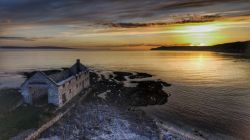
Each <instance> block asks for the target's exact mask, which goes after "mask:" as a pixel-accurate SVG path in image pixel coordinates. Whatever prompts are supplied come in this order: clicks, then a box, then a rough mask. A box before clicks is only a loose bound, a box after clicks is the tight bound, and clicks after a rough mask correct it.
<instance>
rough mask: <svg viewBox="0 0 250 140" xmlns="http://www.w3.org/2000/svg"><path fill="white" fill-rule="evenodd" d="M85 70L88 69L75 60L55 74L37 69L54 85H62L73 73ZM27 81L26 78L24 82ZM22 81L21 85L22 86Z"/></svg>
mask: <svg viewBox="0 0 250 140" xmlns="http://www.w3.org/2000/svg"><path fill="white" fill-rule="evenodd" d="M85 71H88V69H87V67H85V66H84V65H83V64H81V63H80V61H77V62H76V63H75V64H74V65H72V66H71V67H70V68H69V69H65V70H63V71H61V72H58V73H55V74H50V75H46V74H45V73H44V72H41V71H38V73H41V74H42V75H43V76H45V77H46V78H47V79H48V80H50V81H51V82H52V83H53V84H55V85H62V84H63V83H65V82H67V81H68V80H67V79H71V78H72V77H73V76H74V75H76V74H78V73H79V72H85ZM27 81H28V80H26V81H25V82H24V83H26V82H27ZM24 83H23V84H22V85H21V86H23V85H24Z"/></svg>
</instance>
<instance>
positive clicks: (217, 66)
mask: <svg viewBox="0 0 250 140" xmlns="http://www.w3.org/2000/svg"><path fill="white" fill-rule="evenodd" d="M77 58H79V59H81V61H82V63H83V64H86V65H87V66H89V67H94V68H97V69H104V70H121V71H138V72H146V73H150V74H153V75H155V76H156V77H158V78H160V79H162V80H164V81H166V82H168V83H171V84H172V86H171V87H169V88H167V89H166V90H167V92H170V93H171V94H172V96H171V97H170V98H169V101H168V103H167V104H165V105H162V106H150V107H146V108H144V109H145V110H146V111H147V113H148V114H149V115H152V116H154V117H155V118H158V119H159V120H161V121H163V122H164V123H166V124H168V126H171V127H173V128H174V129H177V130H178V131H182V130H183V132H184V133H187V134H188V133H189V132H188V130H189V131H195V130H198V131H200V133H202V134H203V135H204V137H207V138H209V139H214V138H215V137H217V138H224V139H229V138H232V137H235V138H236V139H250V60H249V59H243V58H240V57H238V56H230V55H226V54H219V53H212V52H166V51H133V52H132V51H123V52H120V51H27V50H26V51H1V52H0V87H5V86H19V84H20V83H21V82H23V80H24V78H22V77H21V76H20V75H18V74H17V73H18V72H22V71H30V70H34V69H51V68H61V67H67V66H70V65H71V64H72V63H74V62H75V59H77ZM180 128H181V129H180ZM171 129H172V128H171ZM230 136H232V137H230Z"/></svg>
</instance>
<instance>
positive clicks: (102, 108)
mask: <svg viewBox="0 0 250 140" xmlns="http://www.w3.org/2000/svg"><path fill="white" fill-rule="evenodd" d="M57 71H58V70H48V71H46V72H47V73H48V74H49V73H51V72H52V73H53V72H57ZM32 73H34V72H24V73H21V74H23V75H24V76H25V77H29V76H30V75H32ZM91 84H92V85H93V86H92V92H91V94H90V96H89V97H88V99H86V100H84V101H82V102H81V103H79V104H77V105H76V107H74V108H73V109H71V111H70V112H69V113H68V114H66V116H65V117H63V118H62V119H61V120H59V122H58V123H56V124H55V125H53V126H52V127H51V128H49V129H48V130H46V131H45V132H44V133H43V134H42V135H41V138H53V137H59V136H60V135H62V133H63V132H64V131H65V129H59V128H64V126H65V125H66V124H68V122H69V121H70V120H75V122H74V121H72V122H71V124H68V125H69V126H71V127H73V128H76V127H75V126H76V124H78V123H79V121H80V122H81V121H82V122H90V123H87V124H82V126H80V128H83V129H84V130H86V129H88V130H89V129H90V130H93V131H94V129H93V128H92V127H93V125H94V124H93V123H95V124H96V123H97V122H98V125H100V126H99V127H98V131H96V132H98V133H95V134H94V133H91V132H88V133H86V132H87V131H82V133H84V135H85V137H88V138H90V137H93V136H95V137H96V138H100V137H102V136H104V135H105V137H106V138H112V137H114V134H115V133H117V128H118V127H119V128H120V129H121V130H119V132H120V133H121V134H123V135H122V137H123V138H129V137H128V136H133V137H132V139H133V138H138V139H171V138H178V139H180V140H182V139H185V140H186V139H190V138H187V137H186V136H182V135H181V134H177V133H175V132H171V131H166V130H163V129H162V128H160V126H161V123H160V122H159V121H157V120H155V119H153V118H150V117H149V116H147V115H146V113H145V112H144V111H143V110H141V109H139V108H137V107H141V106H148V105H161V104H165V103H167V99H168V97H169V96H170V95H169V94H167V93H165V92H164V91H163V88H167V87H168V86H170V84H168V83H166V82H163V81H161V80H159V79H155V78H154V77H153V76H152V75H149V74H146V73H137V72H117V71H92V72H91ZM145 94H146V96H145ZM79 96H80V95H79ZM77 100H78V99H74V100H73V101H71V102H75V101H77ZM22 106H23V105H22ZM52 110H53V109H52ZM45 112H46V111H45ZM48 113H49V112H48ZM49 114H50V117H51V116H55V115H56V112H55V111H51V112H50V113H49ZM86 114H87V115H86ZM114 114H115V116H114ZM81 115H83V116H82V117H81V118H82V119H83V120H79V118H77V116H78V117H79V116H81ZM72 117H73V118H72ZM91 118H96V119H95V121H96V122H93V121H92V122H91ZM40 119H42V118H40ZM46 120H48V119H46ZM87 120H88V121H87ZM103 120H109V122H107V121H103ZM42 122H46V121H42ZM76 122H77V123H76ZM110 122H113V124H115V125H113V127H112V126H110V127H108V126H109V125H110ZM40 125H41V122H40ZM40 125H39V126H40ZM57 127H58V129H54V128H57ZM107 127H108V128H109V129H110V130H109V132H107V131H106V129H107ZM65 128H66V127H65ZM138 128H140V129H138ZM144 128H148V129H146V130H144ZM35 129H36V127H35V128H34V127H32V128H29V129H26V130H25V131H23V130H22V132H19V136H20V135H21V136H23V135H28V134H29V133H32V132H33V131H34V130H35ZM54 130H58V131H57V132H55V131H54ZM70 130H71V129H70ZM80 130H81V129H76V131H77V132H78V134H81V135H82V133H80V132H81V131H80ZM142 130H143V131H142ZM76 131H69V133H68V135H66V137H67V138H70V137H74V138H79V135H77V134H76ZM123 131H124V132H123ZM125 131H126V132H130V134H131V135H125ZM71 132H72V133H71ZM56 134H59V136H57V135H56ZM115 138H118V139H119V138H121V137H120V135H116V137H115Z"/></svg>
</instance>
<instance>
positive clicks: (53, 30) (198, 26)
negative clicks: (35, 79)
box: [0, 0, 250, 50]
mask: <svg viewBox="0 0 250 140" xmlns="http://www.w3.org/2000/svg"><path fill="white" fill-rule="evenodd" d="M246 40H250V0H1V1H0V46H60V47H77V48H86V49H94V50H100V49H101V50H106V49H107V50H144V49H149V48H151V47H158V46H160V45H185V46H190V45H194V46H203V45H214V44H221V43H225V42H234V41H246Z"/></svg>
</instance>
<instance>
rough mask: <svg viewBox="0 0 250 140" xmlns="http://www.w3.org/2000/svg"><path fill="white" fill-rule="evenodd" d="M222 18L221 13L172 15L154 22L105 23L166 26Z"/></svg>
mask: <svg viewBox="0 0 250 140" xmlns="http://www.w3.org/2000/svg"><path fill="white" fill-rule="evenodd" d="M219 18H221V16H220V15H218V14H214V15H186V16H175V17H170V20H169V21H168V22H153V23H104V24H103V25H107V26H111V27H115V28H139V27H154V26H166V25H171V24H183V23H201V22H212V21H215V20H216V19H219Z"/></svg>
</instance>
